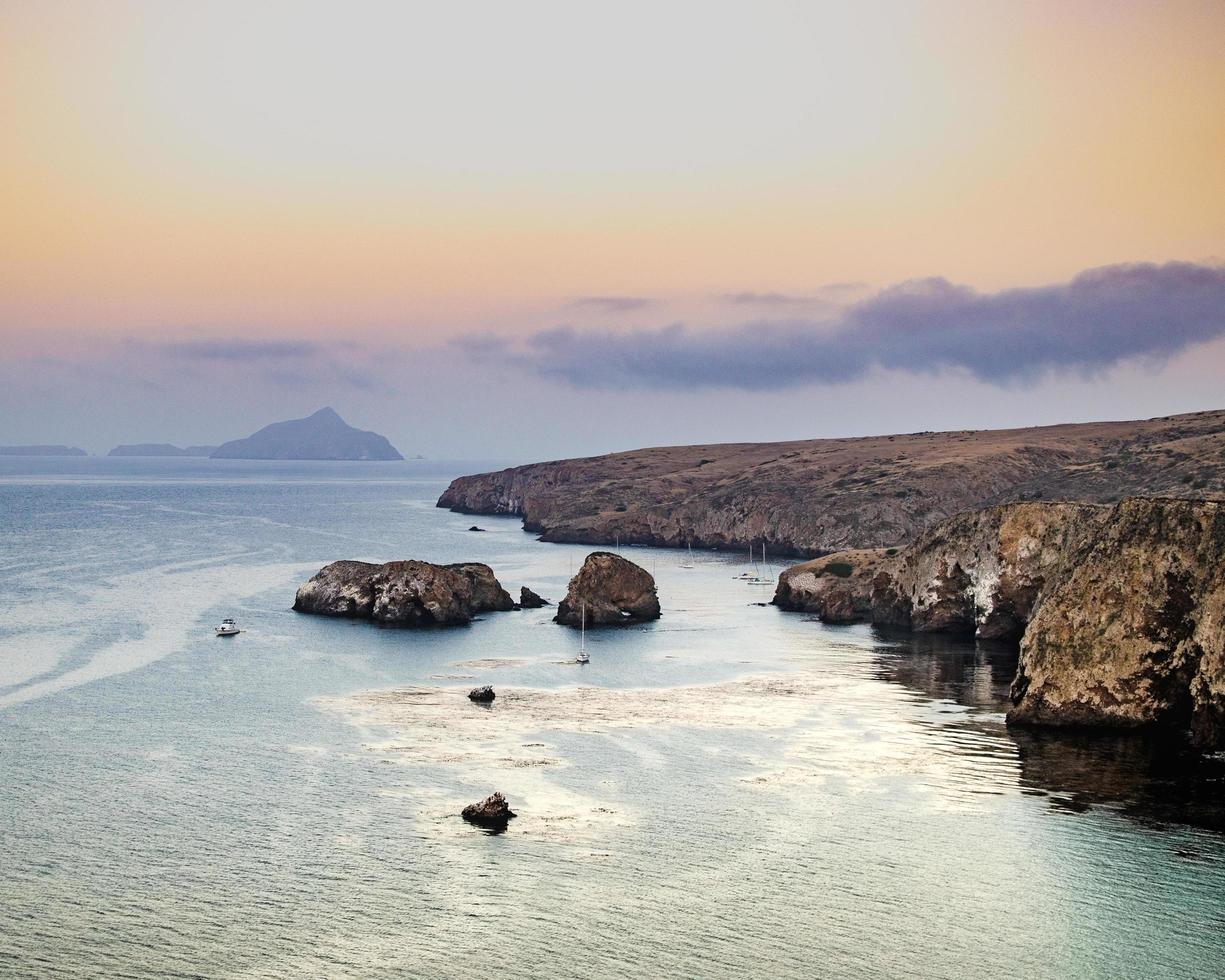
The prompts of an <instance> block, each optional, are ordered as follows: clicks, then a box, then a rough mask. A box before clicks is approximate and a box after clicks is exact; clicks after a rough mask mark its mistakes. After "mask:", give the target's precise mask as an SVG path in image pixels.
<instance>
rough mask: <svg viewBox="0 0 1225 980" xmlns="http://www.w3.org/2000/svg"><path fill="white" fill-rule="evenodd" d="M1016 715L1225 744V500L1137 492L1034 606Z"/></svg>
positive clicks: (1022, 719)
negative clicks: (1154, 730)
mask: <svg viewBox="0 0 1225 980" xmlns="http://www.w3.org/2000/svg"><path fill="white" fill-rule="evenodd" d="M1012 702H1013V709H1012V711H1011V712H1010V713H1009V716H1008V717H1009V720H1010V721H1012V722H1017V723H1031V724H1042V725H1109V726H1113V727H1124V728H1137V727H1144V726H1152V725H1159V726H1162V727H1167V728H1176V729H1180V730H1181V729H1186V730H1188V731H1189V732H1190V734H1191V737H1192V741H1194V742H1195V743H1196V744H1199V745H1202V746H1205V747H1209V748H1222V747H1225V504H1221V503H1216V502H1203V503H1198V504H1193V503H1189V502H1187V501H1181V500H1126V501H1124V502H1123V503H1121V504H1120V505H1119V506H1118V507H1116V508H1114V509H1113V510H1112V511H1111V512H1110V515H1109V519H1108V520H1107V521H1105V522H1104V523H1103V524H1101V525H1100V526H1099V527H1098V528H1097V529H1096V531H1095V533H1093V534H1092V535H1090V536H1088V538H1087V540H1086V541H1085V543H1084V545H1083V546H1082V547H1081V548H1080V549H1079V550H1078V551H1077V553H1076V554H1075V556H1074V559H1073V560H1072V561H1071V562H1070V563H1069V564H1068V565H1067V567H1066V569H1065V571H1064V574H1063V575H1061V576H1060V577H1059V580H1058V581H1056V582H1055V583H1053V584H1052V585H1051V586H1050V588H1049V589H1048V590H1047V593H1046V595H1045V596H1044V597H1043V599H1042V601H1041V603H1040V604H1039V605H1038V607H1037V608H1036V609H1035V610H1034V614H1033V617H1032V618H1031V619H1030V622H1029V626H1028V628H1027V629H1026V631H1025V635H1024V638H1023V639H1022V641H1021V660H1020V664H1019V666H1018V670H1017V678H1016V681H1015V682H1014V683H1013V686H1012Z"/></svg>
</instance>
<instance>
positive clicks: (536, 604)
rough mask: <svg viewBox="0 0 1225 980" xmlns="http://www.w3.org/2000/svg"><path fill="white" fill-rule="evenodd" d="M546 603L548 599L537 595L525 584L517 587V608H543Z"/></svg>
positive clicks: (547, 603)
mask: <svg viewBox="0 0 1225 980" xmlns="http://www.w3.org/2000/svg"><path fill="white" fill-rule="evenodd" d="M547 605H550V603H549V600H548V599H545V598H544V597H543V596H538V595H537V594H536V593H535V592H533V591H532V590H531V589H529V588H528V587H527V586H526V585H524V586H522V587H521V588H520V589H519V608H521V609H543V608H544V607H545V606H547Z"/></svg>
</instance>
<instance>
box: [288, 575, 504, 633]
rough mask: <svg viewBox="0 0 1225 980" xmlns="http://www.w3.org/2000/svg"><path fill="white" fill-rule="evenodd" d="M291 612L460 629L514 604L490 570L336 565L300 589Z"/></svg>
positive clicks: (393, 623)
mask: <svg viewBox="0 0 1225 980" xmlns="http://www.w3.org/2000/svg"><path fill="white" fill-rule="evenodd" d="M293 607H294V609H296V610H297V611H298V612H304V613H315V614H317V615H321V616H347V617H349V618H351V619H369V620H373V621H374V622H377V623H384V624H386V625H389V626H458V625H462V624H464V623H468V622H471V620H472V618H473V616H475V615H477V614H478V613H482V612H494V611H498V610H505V609H513V608H514V602H513V601H512V600H511V597H510V595H509V594H508V593H507V592H506V590H505V589H503V588H502V586H501V585H500V584H499V583H498V580H497V579H496V578H495V577H494V574H493V570H492V569H491V568H490V567H489V566H488V565H481V564H477V563H466V564H459V565H434V564H431V563H430V562H426V561H391V562H387V563H386V564H383V565H374V564H370V563H369V562H364V561H336V562H332V563H331V564H330V565H327V566H325V567H324V568H322V569H320V571H319V572H318V573H317V574H316V575H315V576H314V577H312V578H311V579H310V581H308V582H307V583H306V584H305V585H303V586H302V587H301V588H300V589H298V594H297V596H296V598H295V599H294V606H293Z"/></svg>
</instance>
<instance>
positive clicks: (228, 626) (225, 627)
mask: <svg viewBox="0 0 1225 980" xmlns="http://www.w3.org/2000/svg"><path fill="white" fill-rule="evenodd" d="M213 631H214V632H215V633H216V634H217V635H218V636H234V635H235V634H236V633H241V632H242V630H240V629H239V628H238V624H237V623H236V622H234V620H232V619H223V620H222V621H221V625H220V626H215V627H214V628H213Z"/></svg>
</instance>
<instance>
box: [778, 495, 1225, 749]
mask: <svg viewBox="0 0 1225 980" xmlns="http://www.w3.org/2000/svg"><path fill="white" fill-rule="evenodd" d="M831 569H832V570H834V572H833V573H831ZM775 602H776V603H777V604H778V605H780V606H782V607H783V608H788V609H803V610H806V611H810V612H815V613H817V615H818V616H820V617H821V618H822V619H824V620H826V621H828V622H853V621H856V620H869V621H871V622H873V623H875V624H877V625H882V626H901V627H908V628H910V629H913V630H916V631H918V632H953V633H965V634H972V635H975V636H978V637H980V638H984V639H986V638H996V639H1019V640H1020V644H1021V653H1020V663H1019V668H1018V674H1017V678H1016V681H1015V683H1014V684H1013V689H1012V700H1013V705H1014V706H1013V709H1012V711H1011V712H1010V713H1009V716H1008V718H1009V721H1010V722H1012V723H1015V724H1037V725H1087V726H1102V727H1130V728H1135V727H1143V726H1156V727H1162V728H1166V729H1172V730H1175V731H1180V732H1186V733H1188V734H1189V735H1190V737H1191V738H1192V740H1193V741H1194V742H1196V743H1197V744H1199V745H1201V746H1204V747H1206V748H1221V747H1225V504H1222V503H1220V502H1216V501H1193V500H1180V499H1171V498H1132V499H1129V500H1125V501H1123V502H1122V503H1120V504H1118V505H1116V506H1113V507H1107V506H1101V505H1092V504H1071V503H1018V504H1007V505H1003V506H999V507H991V508H988V509H987V510H983V511H978V512H974V513H970V514H964V515H959V516H957V517H954V518H951V519H950V520H947V521H944V522H942V523H941V524H939V525H937V526H936V527H934V528H932V529H931V530H930V531H928V532H926V533H925V534H924V535H922V536H921V537H920V538H919V539H918V540H917V541H915V543H914V544H913V545H911V546H910V547H908V548H904V549H901V550H899V551H898V552H897V553H896V554H894V555H889V554H888V553H887V552H880V551H870V552H869V551H852V552H843V553H840V554H834V555H829V556H826V557H824V558H822V559H820V560H818V561H815V562H806V563H804V564H802V565H797V566H795V567H794V568H791V569H788V570H787V571H786V572H784V573H783V575H782V577H781V578H780V580H779V586H778V591H777V592H776V595H775Z"/></svg>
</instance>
